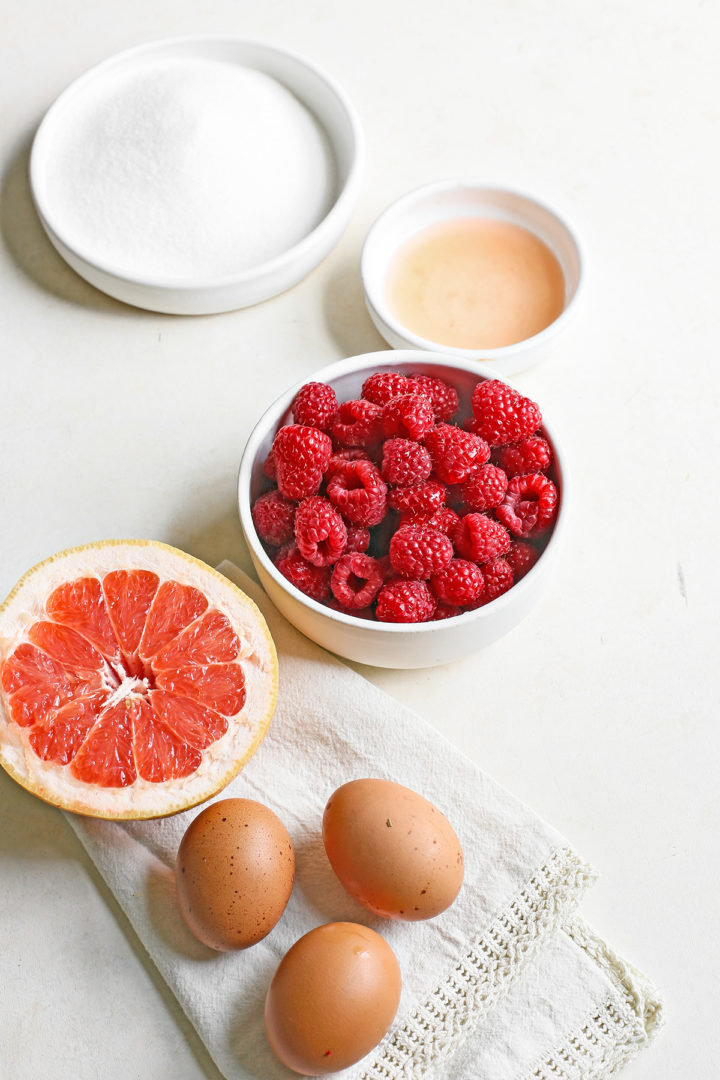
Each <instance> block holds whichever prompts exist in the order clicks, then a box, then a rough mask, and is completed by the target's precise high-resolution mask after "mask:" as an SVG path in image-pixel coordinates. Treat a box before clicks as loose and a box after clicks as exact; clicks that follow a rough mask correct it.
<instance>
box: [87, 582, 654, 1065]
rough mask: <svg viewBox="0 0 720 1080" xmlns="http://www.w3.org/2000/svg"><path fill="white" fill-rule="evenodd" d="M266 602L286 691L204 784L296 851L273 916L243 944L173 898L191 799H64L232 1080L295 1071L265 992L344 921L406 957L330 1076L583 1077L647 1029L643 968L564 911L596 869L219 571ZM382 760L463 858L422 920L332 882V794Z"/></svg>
mask: <svg viewBox="0 0 720 1080" xmlns="http://www.w3.org/2000/svg"><path fill="white" fill-rule="evenodd" d="M219 569H220V570H221V571H222V572H223V573H224V574H226V575H227V576H228V577H229V578H230V579H231V580H233V581H234V582H235V583H236V584H238V585H239V586H240V587H241V588H242V589H244V590H245V591H246V592H247V593H248V594H249V595H250V596H252V598H253V599H254V600H255V601H256V602H257V604H258V606H259V607H260V608H261V610H262V611H263V614H264V615H265V617H266V619H267V621H268V625H269V627H270V631H271V633H272V635H273V638H274V640H275V644H276V646H277V651H278V656H279V661H280V693H279V697H278V705H277V710H276V713H275V717H274V719H273V721H272V723H271V725H270V730H269V732H268V734H267V736H266V738H265V741H264V743H263V744H262V746H261V747H260V749H259V750H258V752H257V754H256V755H255V756H254V757H253V759H252V760H251V761H250V762H249V763H248V764H247V765H246V767H245V768H244V769H243V771H242V772H241V773H240V775H239V776H237V777H236V778H235V780H233V781H232V783H231V784H230V785H229V786H228V787H227V788H225V790H224V791H223V792H221V793H220V795H218V796H217V798H227V797H231V796H232V797H245V798H254V799H257V800H259V801H260V802H263V803H265V804H266V805H268V806H270V807H271V808H272V809H273V810H274V811H275V812H276V813H277V814H278V816H279V817H280V818H281V820H282V821H283V822H284V824H285V825H286V827H287V829H288V831H289V832H290V835H291V837H292V840H293V844H294V846H295V851H296V857H297V875H296V883H295V888H294V890H293V894H292V897H291V899H290V902H289V904H288V907H287V909H286V911H285V914H284V915H283V917H282V919H281V920H280V922H279V923H278V925H277V926H276V927H275V928H274V930H273V931H272V932H271V933H270V934H269V935H268V937H267V938H265V939H264V940H263V941H261V942H259V943H258V944H257V945H255V946H254V947H253V948H252V949H249V950H246V951H244V952H240V953H222V954H218V953H215V952H213V951H212V950H211V949H208V948H206V947H205V946H204V945H202V944H201V943H200V942H199V941H197V940H196V938H194V937H193V936H192V934H191V933H190V932H189V930H188V929H187V928H186V926H185V924H184V922H183V921H182V919H181V916H180V914H179V910H178V907H177V902H176V898H175V855H176V852H177V848H178V845H179V842H180V839H181V837H182V835H183V833H184V831H185V829H186V828H187V826H188V824H189V823H190V821H191V820H192V818H193V817H194V816H195V814H197V813H199V811H200V809H201V808H199V807H197V808H195V809H193V810H189V811H187V812H186V813H183V814H178V815H176V816H175V817H171V818H164V819H160V820H157V821H145V822H130V823H114V822H107V821H99V820H96V819H92V818H83V817H79V816H76V815H72V814H68V815H67V819H68V821H69V822H70V824H71V825H72V827H73V829H74V830H75V832H76V833H77V834H78V836H79V838H80V840H81V841H82V843H83V844H84V846H85V848H86V850H87V851H88V854H89V855H90V857H91V858H92V859H93V861H94V862H95V864H96V865H97V867H98V869H99V870H100V873H101V874H102V875H103V877H104V878H105V880H106V881H107V883H108V885H109V887H110V888H111V889H112V891H113V892H114V894H115V896H116V897H117V899H118V901H119V903H120V905H121V906H122V908H123V910H124V911H125V912H126V914H127V916H128V918H129V919H130V922H131V923H132V924H133V926H134V928H135V930H136V932H137V934H138V936H139V938H140V939H141V941H142V942H143V944H144V945H145V947H146V949H147V951H148V952H149V954H150V956H151V957H152V959H153V960H154V961H155V963H156V964H157V966H158V968H159V969H160V971H161V972H162V974H163V976H164V978H165V979H166V981H167V982H168V984H169V986H170V987H171V989H172V990H173V991H174V993H175V994H176V996H177V998H178V1000H179V1001H180V1004H181V1005H182V1007H183V1009H184V1010H185V1012H186V1014H187V1016H188V1017H189V1019H190V1020H191V1022H192V1023H193V1024H194V1026H195V1027H196V1028H197V1031H198V1032H199V1034H200V1037H201V1038H202V1040H203V1041H204V1043H205V1045H206V1046H207V1048H208V1050H209V1052H210V1054H211V1056H212V1057H213V1059H214V1060H215V1062H216V1063H217V1065H218V1067H219V1068H220V1070H221V1071H222V1072H223V1073H224V1074H225V1076H226V1077H227V1078H228V1080H281V1078H282V1080H287V1078H289V1077H292V1076H293V1075H295V1074H293V1073H291V1072H290V1071H289V1070H288V1069H286V1068H285V1067H284V1066H283V1065H281V1064H280V1063H279V1062H278V1061H277V1059H276V1058H275V1057H274V1055H273V1054H272V1052H271V1051H270V1049H269V1047H268V1045H267V1041H266V1038H265V1034H264V1026H263V1004H264V997H265V992H266V989H267V986H268V984H269V982H270V979H271V977H272V974H273V972H274V970H275V968H276V966H277V964H278V963H279V961H280V959H281V957H282V956H283V955H284V953H285V952H286V951H287V949H288V948H289V947H290V945H292V944H293V942H294V941H296V940H297V939H298V938H299V937H300V936H301V935H302V934H304V933H305V932H306V931H308V930H310V929H312V928H313V927H314V926H318V925H320V924H322V923H325V922H331V921H334V920H337V919H346V920H351V921H357V922H362V923H365V924H366V925H369V926H372V927H374V928H375V929H377V930H378V931H379V932H380V933H381V934H382V935H383V936H384V937H385V938H386V939H387V940H388V941H389V943H390V944H391V945H392V947H393V949H394V950H395V953H396V955H397V957H398V960H399V962H400V966H401V969H402V973H403V993H402V997H401V1001H400V1007H399V1010H398V1013H397V1016H396V1018H395V1021H394V1023H393V1025H392V1027H391V1029H390V1031H389V1032H388V1034H387V1035H386V1037H385V1038H384V1040H383V1041H382V1042H381V1043H380V1045H379V1046H378V1047H377V1049H376V1050H375V1051H373V1052H372V1053H371V1054H370V1055H369V1056H368V1057H366V1058H364V1059H363V1060H362V1062H359V1063H358V1064H357V1065H355V1066H353V1067H352V1068H350V1069H346V1070H344V1071H343V1072H342V1073H337V1074H335V1075H337V1076H338V1077H341V1078H342V1080H399V1078H401V1077H402V1078H403V1080H409V1078H416V1077H421V1076H431V1075H436V1076H442V1077H447V1078H457V1080H465V1078H469V1077H481V1076H482V1077H487V1078H488V1080H545V1078H548V1080H550V1078H552V1080H560V1078H563V1080H590V1078H595V1077H603V1076H606V1075H609V1074H610V1072H612V1071H613V1070H614V1069H615V1068H616V1067H617V1065H618V1064H620V1063H622V1062H623V1061H624V1060H626V1059H627V1058H628V1057H630V1056H631V1055H632V1054H633V1053H634V1052H635V1051H636V1050H637V1049H638V1048H639V1047H640V1046H642V1045H643V1044H644V1043H645V1042H647V1040H648V1038H649V1037H650V1035H651V1034H652V1033H653V1031H654V1030H655V1029H656V1028H657V1026H658V1024H659V1022H660V1018H661V1008H660V1004H659V1001H658V999H657V995H656V994H655V992H654V991H653V989H652V988H651V987H650V986H649V984H648V983H647V981H646V980H645V979H644V977H642V976H640V975H639V974H638V973H636V972H634V971H633V969H631V968H630V967H629V966H628V965H626V964H624V963H623V962H622V961H620V960H619V959H618V958H617V957H615V956H614V954H613V953H612V952H611V951H610V950H609V949H608V948H607V946H605V945H604V943H603V942H602V941H600V940H599V939H598V938H597V937H596V936H595V935H593V933H592V932H591V931H590V930H589V929H588V928H587V927H585V926H584V925H583V924H582V923H581V922H580V921H579V920H577V919H575V918H574V913H575V911H576V909H577V906H578V904H579V902H580V900H581V898H582V895H583V892H584V890H585V889H586V887H587V886H588V885H589V884H590V883H591V882H592V880H593V878H594V873H593V871H592V870H591V869H590V868H589V867H588V866H587V865H586V864H585V863H584V862H583V861H582V860H581V859H580V858H579V857H578V856H577V855H576V854H575V853H574V852H573V851H572V850H571V848H570V847H569V845H568V844H567V842H566V841H565V840H564V839H563V838H562V837H561V836H560V835H559V834H558V833H556V832H555V830H554V829H552V828H551V827H550V826H549V825H547V824H546V823H545V822H543V821H542V820H541V819H540V818H538V817H537V816H536V815H535V814H534V813H533V812H532V811H530V810H529V809H528V808H527V807H525V806H524V805H523V804H522V803H521V802H519V801H518V800H517V799H516V798H514V797H513V796H512V795H510V794H508V793H507V792H506V791H505V790H504V789H502V788H501V787H500V786H499V785H498V784H496V783H495V782H494V781H492V780H490V779H489V778H488V777H487V776H485V775H484V774H483V773H482V772H481V771H480V770H479V769H478V768H477V767H476V766H475V765H474V764H473V763H472V762H470V761H469V760H468V759H467V758H466V757H465V756H464V755H463V754H461V753H460V752H459V751H458V750H457V749H455V748H454V747H453V746H452V745H451V744H450V743H448V742H447V741H446V740H445V739H443V737H442V736H441V735H439V734H438V733H437V731H435V730H434V729H433V728H431V727H430V726H429V725H428V724H426V723H425V722H424V721H423V720H421V719H420V718H419V717H418V716H416V715H415V714H414V713H412V712H411V711H410V710H409V709H406V708H405V707H403V706H402V705H400V704H399V703H398V702H397V701H395V700H393V699H392V698H391V697H389V696H388V695H387V694H385V693H383V692H382V691H380V690H378V689H377V688H376V687H375V686H373V685H372V684H371V683H369V682H368V681H367V680H365V679H363V678H362V677H361V676H359V675H357V674H356V673H355V672H353V671H352V670H350V669H349V668H348V667H346V666H345V665H344V664H342V663H341V662H340V661H339V660H337V659H336V658H335V657H333V656H331V655H330V654H329V653H327V652H325V651H324V650H323V649H321V648H319V647H318V646H317V645H315V644H313V643H312V642H311V641H309V640H308V639H307V638H305V637H303V635H301V634H300V633H299V632H298V631H296V630H295V629H294V628H293V627H292V626H291V625H290V624H289V623H288V622H287V621H286V620H285V619H284V618H283V617H282V616H281V615H280V614H279V613H278V612H277V610H276V609H275V608H274V606H273V605H272V603H271V602H270V600H269V599H268V597H267V596H266V595H265V593H264V592H263V591H262V589H261V588H260V587H259V586H258V585H257V584H255V582H253V581H251V580H250V579H249V578H248V577H247V576H246V575H244V574H243V573H242V572H241V571H239V570H238V569H237V567H234V566H233V565H232V564H231V563H223V564H222V565H221V566H220V568H219ZM359 777H384V778H387V779H392V780H396V781H398V782H400V783H403V784H405V785H407V786H408V787H411V788H413V789H414V790H416V791H419V792H420V793H422V794H423V795H425V796H426V797H427V798H428V799H430V800H431V801H432V802H434V803H436V804H437V805H438V806H439V807H440V809H441V810H443V812H444V813H445V814H446V815H447V817H448V818H449V820H450V821H451V822H452V824H453V826H454V827H455V830H456V832H457V833H458V835H459V837H460V839H461V842H462V844H463V848H464V851H465V857H466V870H465V882H464V884H463V888H462V889H461V892H460V895H459V897H458V899H457V900H456V902H455V903H454V904H453V905H452V907H450V908H449V909H448V910H447V911H446V912H444V913H443V914H442V915H440V916H438V917H437V918H435V919H432V920H429V921H427V922H420V923H396V922H389V921H386V920H383V919H379V918H376V917H374V916H372V915H371V914H370V913H369V912H368V911H366V910H365V909H364V908H362V907H360V906H359V905H358V904H356V903H355V901H353V900H352V899H351V898H350V897H349V896H348V895H347V894H346V893H345V891H344V889H343V888H342V887H341V886H340V884H339V882H338V881H337V879H336V878H335V876H334V874H333V872H332V869H331V868H330V865H329V863H328V860H327V857H326V855H325V851H324V848H323V845H322V839H321V834H320V831H321V820H322V813H323V808H324V806H325V803H326V801H327V799H328V798H329V796H330V795H331V794H332V792H333V791H334V790H335V788H337V787H338V786H339V785H340V784H343V783H345V782H346V781H347V780H351V779H355V778H359Z"/></svg>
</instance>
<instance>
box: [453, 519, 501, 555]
mask: <svg viewBox="0 0 720 1080" xmlns="http://www.w3.org/2000/svg"><path fill="white" fill-rule="evenodd" d="M452 541H453V543H454V544H455V550H456V551H457V553H458V555H459V556H460V558H462V559H470V561H471V562H475V563H485V562H488V561H489V560H490V559H495V558H497V556H498V555H504V554H505V552H506V551H507V550H508V548H509V547H510V535H509V533H508V531H507V529H504V528H503V526H502V525H500V524H499V523H498V522H497V521H493V519H492V518H489V517H486V515H485V514H466V515H465V517H463V518H460V521H459V522H458V524H457V525H456V526H455V528H454V529H453V533H452Z"/></svg>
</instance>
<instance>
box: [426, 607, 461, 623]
mask: <svg viewBox="0 0 720 1080" xmlns="http://www.w3.org/2000/svg"><path fill="white" fill-rule="evenodd" d="M456 615H462V608H459V607H451V606H450V604H438V605H437V607H436V608H435V614H434V615H433V622H439V621H440V619H453V618H454V617H455V616H456Z"/></svg>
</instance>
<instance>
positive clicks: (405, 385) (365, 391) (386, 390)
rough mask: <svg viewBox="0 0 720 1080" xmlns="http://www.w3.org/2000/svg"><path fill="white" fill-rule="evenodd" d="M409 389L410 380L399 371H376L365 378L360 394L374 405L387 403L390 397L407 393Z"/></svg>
mask: <svg viewBox="0 0 720 1080" xmlns="http://www.w3.org/2000/svg"><path fill="white" fill-rule="evenodd" d="M410 390H411V386H410V380H409V379H408V378H407V377H406V376H405V375H401V374H400V372H399V371H378V372H377V373H376V374H375V375H371V376H370V378H369V379H366V380H365V382H364V383H363V386H362V390H361V391H360V396H361V397H364V398H366V399H367V400H368V401H372V402H373V403H374V404H375V405H387V403H388V401H390V400H391V398H394V397H397V396H398V394H407V393H409V392H410Z"/></svg>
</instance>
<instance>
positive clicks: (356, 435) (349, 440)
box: [330, 398, 382, 446]
mask: <svg viewBox="0 0 720 1080" xmlns="http://www.w3.org/2000/svg"><path fill="white" fill-rule="evenodd" d="M330 431H331V434H332V436H333V438H334V439H335V440H336V441H337V442H339V443H340V445H341V446H373V445H374V444H375V443H377V442H379V441H380V438H381V436H382V409H381V408H380V406H379V405H374V404H373V402H372V401H365V399H364V398H358V399H357V400H356V401H344V402H343V403H342V405H341V406H340V407H339V409H338V411H337V415H336V417H335V419H334V420H333V422H332V427H331V429H330Z"/></svg>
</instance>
